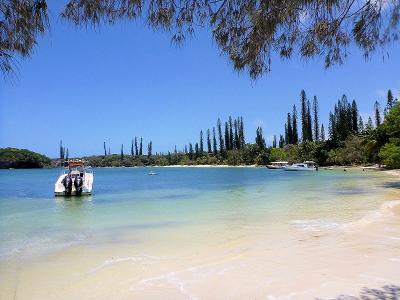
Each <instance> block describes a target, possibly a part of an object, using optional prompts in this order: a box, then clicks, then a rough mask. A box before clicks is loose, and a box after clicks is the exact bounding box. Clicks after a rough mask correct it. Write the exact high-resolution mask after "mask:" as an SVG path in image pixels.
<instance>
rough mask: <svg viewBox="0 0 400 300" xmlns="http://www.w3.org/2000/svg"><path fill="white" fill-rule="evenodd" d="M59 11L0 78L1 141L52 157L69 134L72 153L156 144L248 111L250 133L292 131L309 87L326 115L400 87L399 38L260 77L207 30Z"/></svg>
mask: <svg viewBox="0 0 400 300" xmlns="http://www.w3.org/2000/svg"><path fill="white" fill-rule="evenodd" d="M50 9H51V12H52V18H51V26H52V27H51V32H50V34H48V35H46V36H45V37H43V38H41V39H40V41H39V45H38V47H37V48H36V49H35V51H34V54H33V55H32V57H31V58H29V59H26V60H22V59H20V60H19V61H18V78H17V80H15V81H14V82H13V83H10V82H8V81H4V80H2V79H1V81H0V147H17V148H28V149H32V150H34V151H38V152H42V153H45V154H47V155H49V156H51V157H55V156H57V154H58V143H59V141H60V139H62V140H63V142H64V144H65V145H66V146H67V147H68V148H69V150H70V155H71V156H75V155H86V154H101V153H102V151H103V150H102V149H103V141H106V142H107V144H108V145H110V147H111V151H112V152H114V153H118V152H119V151H120V150H119V149H120V147H121V144H124V145H125V149H129V147H130V141H131V139H132V138H133V137H134V136H142V137H143V138H144V141H145V142H146V143H147V141H149V140H152V141H153V149H154V151H168V150H173V148H174V145H175V144H176V145H177V147H178V149H182V147H183V146H184V145H185V144H187V143H189V142H191V141H192V142H193V141H197V139H198V135H199V131H200V130H201V129H203V130H204V131H205V130H206V129H207V128H211V127H212V126H214V125H215V123H216V120H217V118H218V117H220V118H221V119H226V118H227V117H228V116H229V115H232V116H239V115H242V116H243V117H244V120H245V130H246V138H247V141H253V140H254V136H255V129H256V127H257V126H260V125H261V126H262V127H263V129H264V133H265V135H266V137H267V139H270V137H272V136H273V134H279V133H282V131H283V124H284V122H285V119H286V113H287V112H288V111H289V110H291V107H292V106H293V104H296V105H298V103H299V94H300V91H301V89H305V91H306V93H307V96H308V97H309V98H310V99H312V97H313V96H314V95H316V96H317V97H318V100H319V105H320V118H321V120H322V122H323V123H324V124H325V128H327V124H326V123H327V122H326V121H327V117H328V113H329V111H330V110H331V109H332V107H333V105H334V103H335V102H336V101H337V100H338V99H339V98H340V97H341V95H342V94H344V93H345V94H346V95H347V96H348V98H349V100H352V99H353V98H355V99H356V100H357V102H358V104H359V110H360V112H361V113H362V115H364V116H367V115H368V114H371V112H372V109H373V103H374V102H375V100H378V101H380V102H381V104H382V105H383V104H384V103H385V101H386V92H387V89H389V88H390V89H392V90H393V91H394V93H395V95H396V96H398V93H399V92H398V91H399V89H400V45H399V44H397V45H395V46H391V47H390V48H389V53H390V56H389V57H386V58H385V60H383V59H382V53H381V52H377V53H376V54H375V55H374V56H373V57H372V59H371V60H369V61H367V62H365V60H364V59H363V57H362V55H361V54H360V53H359V52H358V51H357V50H356V49H354V50H352V53H351V55H350V57H349V58H348V59H347V61H346V64H345V65H343V66H339V67H334V68H331V69H328V70H325V69H324V68H323V62H322V61H321V60H320V59H314V60H311V61H304V60H303V59H299V58H298V57H294V58H293V59H291V60H289V61H280V60H279V59H275V60H274V61H273V62H272V72H271V73H270V74H267V75H265V76H263V77H262V78H260V79H258V80H256V81H253V80H251V79H250V78H249V76H248V75H247V73H245V72H243V73H238V72H236V71H234V70H233V68H232V66H231V65H230V63H229V61H228V60H227V58H226V57H225V56H223V55H221V54H220V52H219V50H218V48H217V47H216V45H215V43H214V42H213V40H212V37H211V34H210V33H209V32H207V31H198V32H197V34H196V36H195V37H194V38H192V39H190V40H188V41H187V42H186V44H185V45H183V46H182V47H175V46H173V45H171V43H170V37H169V35H168V34H166V33H162V32H154V31H153V30H152V29H149V28H148V27H146V26H143V24H142V23H141V22H119V23H117V24H115V25H112V26H108V25H107V26H102V27H101V28H100V29H96V30H93V29H91V28H77V27H74V26H73V25H71V24H68V23H67V22H65V21H62V20H60V19H59V18H58V17H57V10H56V8H54V7H53V8H52V7H50Z"/></svg>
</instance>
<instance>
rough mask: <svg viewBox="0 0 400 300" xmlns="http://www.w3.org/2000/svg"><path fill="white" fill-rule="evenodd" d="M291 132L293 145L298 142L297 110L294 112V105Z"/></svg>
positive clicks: (294, 106)
mask: <svg viewBox="0 0 400 300" xmlns="http://www.w3.org/2000/svg"><path fill="white" fill-rule="evenodd" d="M292 131H293V144H297V143H298V142H299V132H298V129H297V110H296V105H293V113H292Z"/></svg>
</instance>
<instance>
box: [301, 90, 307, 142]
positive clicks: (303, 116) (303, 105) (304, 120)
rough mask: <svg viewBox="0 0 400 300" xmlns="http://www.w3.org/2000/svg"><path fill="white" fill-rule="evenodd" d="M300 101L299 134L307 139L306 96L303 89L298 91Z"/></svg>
mask: <svg viewBox="0 0 400 300" xmlns="http://www.w3.org/2000/svg"><path fill="white" fill-rule="evenodd" d="M300 103H301V136H302V140H303V141H306V140H307V139H308V126H307V120H308V118H307V96H306V92H305V91H304V90H301V92H300Z"/></svg>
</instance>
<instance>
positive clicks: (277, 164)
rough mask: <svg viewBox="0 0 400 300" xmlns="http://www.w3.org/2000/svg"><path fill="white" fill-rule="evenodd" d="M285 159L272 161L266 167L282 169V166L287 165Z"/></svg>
mask: <svg viewBox="0 0 400 300" xmlns="http://www.w3.org/2000/svg"><path fill="white" fill-rule="evenodd" d="M288 165H289V163H288V162H287V161H273V162H271V164H269V165H267V168H268V169H283V167H285V166H288Z"/></svg>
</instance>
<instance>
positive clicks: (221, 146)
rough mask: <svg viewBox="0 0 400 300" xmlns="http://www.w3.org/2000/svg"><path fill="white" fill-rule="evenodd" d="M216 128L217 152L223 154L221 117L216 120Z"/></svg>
mask: <svg viewBox="0 0 400 300" xmlns="http://www.w3.org/2000/svg"><path fill="white" fill-rule="evenodd" d="M217 130H218V139H219V153H220V154H221V155H223V154H224V138H223V136H222V125H221V119H219V118H218V121H217Z"/></svg>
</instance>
